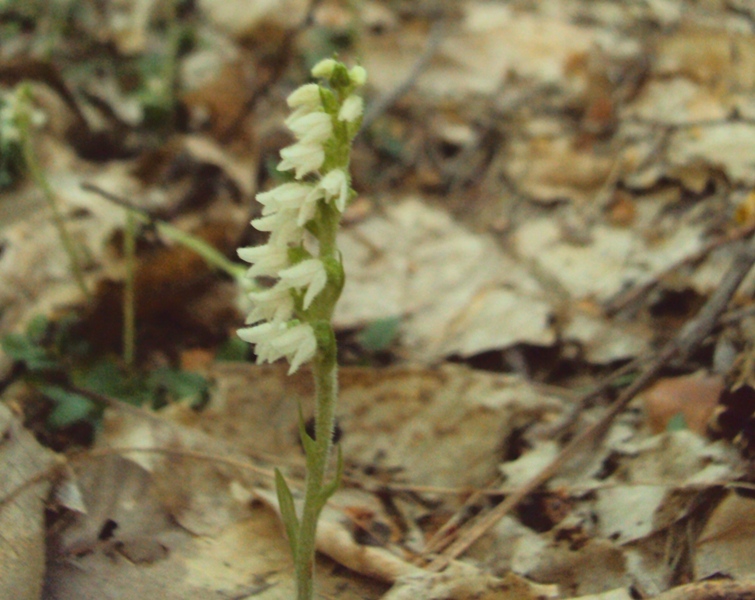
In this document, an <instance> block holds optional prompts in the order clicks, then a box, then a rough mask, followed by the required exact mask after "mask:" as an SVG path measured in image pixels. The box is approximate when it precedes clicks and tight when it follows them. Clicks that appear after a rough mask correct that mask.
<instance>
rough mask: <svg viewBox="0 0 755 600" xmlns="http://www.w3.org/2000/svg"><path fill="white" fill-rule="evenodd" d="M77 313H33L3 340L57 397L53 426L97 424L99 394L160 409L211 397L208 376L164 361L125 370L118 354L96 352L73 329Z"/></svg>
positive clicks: (34, 381)
mask: <svg viewBox="0 0 755 600" xmlns="http://www.w3.org/2000/svg"><path fill="white" fill-rule="evenodd" d="M75 322H76V320H75V317H74V316H73V315H71V316H70V317H69V318H63V319H62V320H61V321H59V322H57V323H52V322H50V321H48V320H47V319H46V318H44V317H36V318H34V319H32V320H31V321H30V323H29V325H28V326H27V328H26V331H25V332H24V333H11V334H8V335H6V336H4V337H3V338H2V340H0V346H1V347H2V349H3V351H4V352H5V354H7V355H8V356H9V357H10V358H11V359H13V360H14V361H15V362H17V363H18V364H20V365H21V366H22V367H23V369H24V376H25V379H26V380H27V381H28V382H29V383H30V384H31V385H32V386H34V387H35V388H36V389H37V390H39V392H40V393H42V395H44V396H45V397H46V398H47V399H48V400H50V401H51V402H52V403H53V408H52V410H51V411H50V413H49V415H48V416H47V423H46V425H47V427H48V428H50V429H51V430H57V429H61V428H63V427H67V426H68V425H71V424H73V423H76V422H78V421H88V422H90V423H92V424H94V425H97V424H98V422H99V419H100V417H101V416H102V410H103V409H104V408H105V404H104V403H103V402H101V401H98V400H97V396H98V395H99V396H108V397H111V398H116V399H118V400H121V401H123V402H127V403H129V404H134V405H136V406H150V407H151V408H153V409H160V408H162V407H163V406H165V405H166V404H168V403H169V402H171V401H183V402H188V403H189V404H190V405H192V406H199V405H201V404H203V403H204V402H205V401H206V400H207V396H208V394H209V383H208V381H207V380H206V379H205V378H204V377H203V376H201V375H199V374H198V373H191V372H187V371H181V370H178V369H172V368H170V367H160V368H158V369H154V370H152V371H150V372H148V373H138V372H134V371H133V370H132V371H124V370H123V369H122V368H121V365H120V364H119V363H118V361H117V360H116V359H115V357H112V358H111V357H107V356H106V357H101V358H98V359H96V360H93V359H92V358H91V349H90V348H89V347H88V345H87V344H86V343H83V342H82V341H81V340H79V339H78V338H77V337H76V336H74V335H73V334H72V332H71V329H72V326H73V325H74V324H75Z"/></svg>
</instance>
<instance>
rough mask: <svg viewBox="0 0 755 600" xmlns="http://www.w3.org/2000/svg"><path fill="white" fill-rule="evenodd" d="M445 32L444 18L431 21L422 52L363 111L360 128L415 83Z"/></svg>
mask: <svg viewBox="0 0 755 600" xmlns="http://www.w3.org/2000/svg"><path fill="white" fill-rule="evenodd" d="M445 32H446V22H445V20H444V19H442V18H439V19H438V20H436V21H435V23H433V26H432V28H431V29H430V34H429V35H428V38H427V44H426V45H425V48H424V50H423V51H422V54H420V55H419V58H417V60H416V61H415V62H414V65H413V66H412V68H411V70H410V71H409V72H408V73H407V74H406V77H404V79H403V81H402V82H401V83H399V84H398V85H397V86H396V87H395V88H393V89H392V90H390V91H389V92H387V93H386V94H384V95H383V96H381V97H380V98H378V99H377V100H375V101H374V102H372V103H371V104H370V107H369V109H368V110H367V111H366V112H365V115H364V119H363V120H362V130H365V129H368V128H369V127H370V126H371V125H372V124H373V123H374V122H375V120H376V119H378V118H379V117H380V116H381V115H382V114H383V113H384V112H386V111H387V110H388V109H389V108H390V107H391V106H392V105H393V104H394V103H395V102H396V101H398V99H399V98H401V97H402V96H403V95H404V94H406V93H407V92H408V91H409V90H411V89H412V88H413V87H414V84H415V83H417V79H418V78H419V76H420V74H421V73H422V71H424V70H425V68H426V67H427V65H428V64H429V63H430V60H431V59H432V58H433V56H434V55H435V52H436V50H437V49H438V46H440V42H441V41H442V40H443V37H444V34H445Z"/></svg>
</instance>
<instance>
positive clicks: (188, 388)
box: [147, 367, 209, 401]
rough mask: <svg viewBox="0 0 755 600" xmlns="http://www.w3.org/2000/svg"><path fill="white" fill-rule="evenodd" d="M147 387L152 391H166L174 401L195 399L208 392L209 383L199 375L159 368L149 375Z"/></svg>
mask: <svg viewBox="0 0 755 600" xmlns="http://www.w3.org/2000/svg"><path fill="white" fill-rule="evenodd" d="M147 385H148V386H149V387H150V388H151V389H154V390H158V389H160V388H162V389H164V390H166V391H167V392H168V393H169V394H170V395H171V396H172V397H173V399H174V400H176V401H180V400H184V399H186V398H192V399H197V398H199V397H200V396H202V395H203V394H205V393H206V392H207V391H208V388H209V383H208V382H207V380H206V379H205V378H204V377H203V376H202V375H200V374H199V373H192V372H190V371H179V370H177V369H171V368H169V367H160V368H158V369H155V370H154V371H152V373H150V375H149V378H148V379H147Z"/></svg>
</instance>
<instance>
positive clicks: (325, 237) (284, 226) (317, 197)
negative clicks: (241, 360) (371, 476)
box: [239, 59, 366, 600]
mask: <svg viewBox="0 0 755 600" xmlns="http://www.w3.org/2000/svg"><path fill="white" fill-rule="evenodd" d="M312 75H313V76H314V77H316V78H319V79H320V80H321V82H322V83H321V84H316V83H309V84H306V85H303V86H302V87H300V88H298V89H297V90H295V91H294V92H293V93H292V94H291V95H290V96H289V97H288V100H287V102H288V105H289V107H290V108H292V109H293V113H292V114H291V115H290V116H289V117H288V119H286V125H287V126H288V127H289V129H291V131H293V133H294V135H295V137H296V139H297V142H296V143H295V144H293V145H291V146H289V147H287V148H284V149H283V150H281V158H282V159H283V160H282V161H281V163H280V164H279V165H278V170H279V171H293V172H294V179H295V181H290V182H288V183H283V184H281V185H279V186H278V187H276V188H274V189H272V190H270V191H268V192H264V193H261V194H258V195H257V200H258V201H259V202H260V203H261V204H262V205H263V207H264V208H263V210H262V218H260V219H256V220H254V221H252V225H253V226H254V227H255V228H256V229H258V230H259V231H265V232H269V233H270V237H269V239H268V242H267V244H264V245H262V246H257V247H254V248H242V249H240V250H239V256H240V257H241V258H242V259H243V260H245V261H247V262H249V263H252V267H251V268H250V269H249V271H248V273H247V275H248V277H250V278H256V277H267V278H272V279H274V280H276V283H275V284H274V285H273V286H272V287H270V288H267V289H263V290H258V291H254V292H252V293H250V294H249V297H250V299H251V301H252V304H253V308H252V312H251V313H250V314H249V317H248V318H247V324H248V325H250V327H247V328H245V329H241V330H240V331H239V337H240V338H241V339H243V340H245V341H247V342H250V343H252V344H255V352H256V354H257V362H265V361H270V362H272V361H274V360H277V359H279V358H283V357H285V358H287V359H288V361H289V362H290V364H291V368H290V369H289V374H291V373H293V372H294V371H296V370H297V369H298V368H299V367H300V366H301V365H302V364H303V363H306V362H309V361H312V374H313V377H314V381H315V394H316V397H315V428H314V435H313V436H310V435H309V434H308V433H307V431H306V428H305V424H304V422H303V417H302V413H303V410H302V408H301V407H299V434H300V436H301V441H302V445H303V447H304V451H305V454H306V461H307V475H306V482H305V497H304V505H303V507H302V509H301V512H300V514H297V510H296V507H295V503H294V498H293V495H292V494H291V490H290V489H289V487H288V485H287V483H286V481H285V479H284V478H283V475H282V474H281V473H280V471H278V470H276V472H275V484H276V491H277V494H278V503H279V505H280V510H281V516H282V519H283V522H284V526H285V529H286V534H287V536H288V541H289V544H290V547H291V553H292V555H293V558H294V565H295V571H296V585H297V598H298V599H299V600H311V598H312V597H313V591H314V583H313V582H314V565H315V534H316V531H317V522H318V519H319V516H320V512H321V511H322V508H323V507H324V506H325V503H326V502H327V500H328V498H329V497H330V496H332V495H333V493H334V492H335V491H336V489H337V488H338V485H339V482H340V476H341V470H342V467H343V461H342V458H341V453H340V448H339V452H338V464H337V468H336V474H335V476H334V477H333V478H332V479H331V480H330V481H329V482H326V480H325V475H326V470H327V466H328V462H329V457H330V454H331V446H332V441H331V440H332V435H333V429H334V422H335V407H336V399H337V396H338V377H337V362H336V338H335V334H334V332H333V327H332V324H331V322H332V317H333V311H334V309H335V306H336V302H337V301H338V298H339V296H340V295H341V290H342V289H343V284H344V272H343V265H342V263H341V254H340V252H339V250H338V247H337V245H336V233H337V231H338V226H339V224H340V220H341V214H342V213H343V211H344V210H345V208H346V205H347V203H348V202H349V201H350V200H351V199H352V197H353V195H354V191H353V190H352V189H351V185H350V184H351V177H350V175H349V160H350V155H351V142H352V141H353V139H354V137H355V136H356V134H357V132H358V131H359V127H360V125H361V121H362V113H363V101H362V98H361V97H360V96H359V95H357V94H356V93H355V92H356V90H357V89H358V88H359V87H361V86H362V85H364V83H365V79H366V73H365V70H364V69H363V68H362V67H354V68H352V69H350V70H349V69H347V68H346V66H344V65H343V64H342V63H340V62H337V61H335V60H333V59H326V60H323V61H320V62H319V63H317V64H316V65H315V67H314V68H313V69H312Z"/></svg>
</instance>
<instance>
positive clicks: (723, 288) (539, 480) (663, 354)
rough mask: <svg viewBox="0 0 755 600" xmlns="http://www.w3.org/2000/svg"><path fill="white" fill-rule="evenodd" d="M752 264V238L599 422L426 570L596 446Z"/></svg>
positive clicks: (708, 325) (699, 337)
mask: <svg viewBox="0 0 755 600" xmlns="http://www.w3.org/2000/svg"><path fill="white" fill-rule="evenodd" d="M753 264H755V239H751V240H750V241H749V243H748V244H747V245H746V246H745V247H744V248H743V249H742V250H741V251H740V252H739V253H738V254H737V255H736V256H735V257H734V260H733V261H732V264H731V266H730V267H729V269H728V271H727V272H726V274H725V275H724V276H723V278H722V280H721V283H720V285H719V286H718V288H717V289H716V291H715V292H713V294H712V295H711V297H710V298H709V299H708V301H707V302H706V304H705V306H703V308H702V309H701V310H700V312H699V313H698V314H697V316H696V317H695V318H694V319H693V320H692V321H690V322H689V323H687V325H686V326H684V327H683V328H682V329H681V331H680V332H679V334H678V335H677V336H676V337H675V338H674V339H673V340H671V341H670V342H668V343H667V344H666V346H664V347H663V349H662V350H661V351H660V352H659V353H658V355H657V356H656V357H655V358H654V359H653V361H652V362H651V363H650V364H649V365H648V366H647V368H646V369H645V370H644V371H643V372H642V373H641V374H640V375H639V376H638V377H637V379H635V381H634V382H633V383H632V384H631V385H630V386H629V387H627V388H626V389H625V390H624V391H623V392H622V393H621V394H620V395H619V397H618V398H617V399H616V400H615V401H614V403H613V404H612V405H611V406H610V407H609V408H608V410H607V411H606V413H605V414H604V415H603V417H601V419H600V420H599V421H597V422H596V423H594V424H593V425H591V426H590V427H588V428H587V429H585V430H584V431H583V432H582V433H580V434H579V435H577V436H576V437H575V438H574V439H573V440H572V441H571V442H569V443H568V444H567V445H566V446H565V447H564V448H563V449H562V450H561V452H560V453H559V455H558V456H557V457H556V458H555V459H554V460H553V461H552V462H551V463H550V464H548V465H547V466H546V467H545V468H544V469H542V470H541V471H540V472H539V473H538V474H537V475H535V476H534V477H533V478H532V479H531V480H530V481H528V482H527V483H526V484H525V485H524V486H523V487H521V488H520V489H519V490H517V491H516V492H514V493H513V494H511V495H510V496H508V497H507V498H506V499H505V500H504V501H503V502H501V503H500V504H498V505H497V506H495V507H494V508H493V509H492V510H491V511H490V512H488V513H487V514H484V515H482V516H480V517H479V518H478V519H476V520H474V521H472V522H471V525H470V526H469V528H468V529H467V530H466V531H463V532H462V533H461V535H459V537H458V538H457V539H456V540H455V541H454V542H453V543H451V544H450V545H449V546H448V547H447V548H446V550H445V551H444V552H443V555H442V556H440V557H438V558H436V559H435V560H434V561H433V562H431V563H430V565H429V566H428V568H430V569H432V570H440V569H442V568H443V567H445V566H446V565H447V564H448V562H449V561H450V560H451V559H455V558H458V557H459V556H461V555H462V554H463V553H464V552H466V551H467V549H468V548H469V547H470V546H471V545H472V544H474V543H475V542H476V541H477V540H478V539H479V538H480V537H481V536H482V535H483V534H484V533H485V532H487V531H488V530H489V529H490V528H491V527H493V526H494V525H495V524H496V523H497V522H498V521H500V520H501V518H503V516H504V515H506V514H507V513H508V512H510V511H511V510H512V509H514V508H516V507H517V506H518V505H519V503H520V502H522V500H524V499H525V498H526V497H527V496H529V495H530V494H531V493H532V492H533V491H535V490H536V489H537V488H539V487H540V486H542V485H543V484H545V483H546V482H547V481H548V480H549V479H550V478H551V477H553V476H554V475H555V474H556V473H558V471H559V470H560V469H561V467H563V466H564V464H566V463H567V462H568V461H569V460H571V459H572V458H573V457H574V456H575V455H576V454H577V452H578V451H579V450H581V449H583V448H584V447H586V446H587V445H588V444H590V443H592V444H597V443H598V442H599V441H600V440H601V439H602V437H603V435H604V434H605V433H606V432H607V431H608V429H609V427H610V425H611V423H612V422H613V420H614V419H615V418H616V416H617V415H618V414H619V413H621V412H622V411H623V410H624V408H625V407H626V406H627V404H629V402H630V401H631V400H632V399H633V398H634V397H635V396H636V395H637V394H638V393H639V392H640V391H642V390H643V389H644V388H645V387H646V386H647V385H649V384H650V383H651V382H652V381H653V380H654V379H655V377H656V376H657V375H658V374H659V373H660V371H661V370H662V369H663V368H664V367H665V366H666V365H667V364H668V362H669V361H671V360H673V359H684V358H686V357H687V356H688V355H689V354H690V353H691V352H692V351H693V350H694V349H695V348H696V347H697V346H698V345H699V344H700V343H701V342H702V341H703V340H704V339H705V338H706V337H707V336H708V335H709V334H710V332H711V331H712V330H713V328H714V326H715V325H716V322H717V320H718V317H719V316H720V315H721V314H722V313H723V311H724V310H725V309H726V305H727V304H728V303H729V301H730V300H731V298H732V296H733V295H734V293H735V292H736V290H737V288H738V287H739V286H740V284H741V283H742V280H743V279H744V278H745V276H746V275H747V273H748V272H749V271H750V269H751V268H752V266H753Z"/></svg>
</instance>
